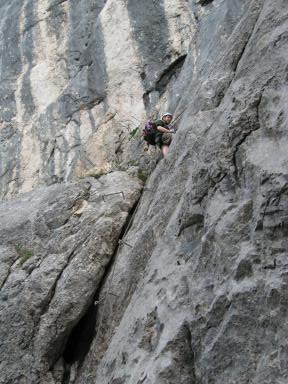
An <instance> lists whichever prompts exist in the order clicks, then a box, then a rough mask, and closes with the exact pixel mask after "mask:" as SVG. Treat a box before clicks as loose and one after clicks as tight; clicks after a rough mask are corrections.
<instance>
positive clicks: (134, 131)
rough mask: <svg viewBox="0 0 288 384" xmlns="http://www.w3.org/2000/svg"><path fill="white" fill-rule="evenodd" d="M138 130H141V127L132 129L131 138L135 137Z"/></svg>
mask: <svg viewBox="0 0 288 384" xmlns="http://www.w3.org/2000/svg"><path fill="white" fill-rule="evenodd" d="M138 132H139V127H136V128H134V129H132V131H130V132H129V135H130V140H131V139H134V138H135V137H136V135H137V133H138Z"/></svg>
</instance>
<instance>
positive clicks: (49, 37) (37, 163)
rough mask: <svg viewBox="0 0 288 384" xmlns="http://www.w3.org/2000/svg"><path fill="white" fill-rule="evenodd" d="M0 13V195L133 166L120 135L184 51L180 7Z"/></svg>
mask: <svg viewBox="0 0 288 384" xmlns="http://www.w3.org/2000/svg"><path fill="white" fill-rule="evenodd" d="M0 12H1V19H2V23H1V26H0V33H1V36H2V44H1V48H0V49H1V57H2V61H1V63H0V65H1V67H0V82H1V90H0V102H1V110H0V135H1V136H0V176H1V184H0V196H2V197H4V196H10V195H13V194H15V193H17V192H19V191H20V192H26V191H29V190H31V189H32V188H34V187H36V186H37V185H43V184H45V185H47V184H52V183H54V182H62V181H67V180H70V179H72V178H73V177H75V176H76V177H78V176H80V177H83V176H84V175H86V173H87V172H89V171H91V170H95V169H98V168H100V169H104V170H105V171H109V170H111V169H115V167H117V165H119V163H121V162H123V161H125V160H126V162H127V161H128V162H129V161H130V162H131V161H132V160H134V162H135V161H136V160H135V156H136V158H137V159H138V158H139V140H136V139H133V140H132V136H131V135H130V132H131V131H133V130H135V128H137V127H138V126H139V125H141V124H142V123H143V122H144V121H145V119H146V113H145V104H147V108H148V107H150V106H153V107H154V106H155V105H156V103H157V102H158V100H159V98H160V96H163V97H165V96H164V93H165V90H166V85H167V82H169V81H170V79H171V77H173V76H174V77H175V74H174V71H172V70H171V69H173V67H174V66H175V63H176V64H177V66H178V67H179V68H180V67H181V65H182V64H183V60H184V58H185V55H186V54H187V52H188V46H189V41H190V35H191V22H190V19H191V15H190V12H189V8H188V5H187V2H186V1H184V0H178V1H176V2H175V1H165V2H164V1H162V0H161V1H159V2H152V1H149V2H148V4H146V2H139V1H129V2H125V1H114V0H109V1H105V0H81V1H79V0H69V1H67V0H65V1H59V0H40V1H34V0H33V1H31V0H27V1H26V0H25V1H17V0H15V1H12V2H11V1H3V2H2V4H1V5H0ZM130 147H132V148H131V150H129V151H128V149H127V148H130ZM133 153H134V155H133Z"/></svg>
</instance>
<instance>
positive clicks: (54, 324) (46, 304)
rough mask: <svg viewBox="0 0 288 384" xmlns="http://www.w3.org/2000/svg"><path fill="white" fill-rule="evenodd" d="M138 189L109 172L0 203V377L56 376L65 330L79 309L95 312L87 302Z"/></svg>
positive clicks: (61, 369) (35, 379)
mask: <svg viewBox="0 0 288 384" xmlns="http://www.w3.org/2000/svg"><path fill="white" fill-rule="evenodd" d="M140 189H141V184H140V183H139V181H137V180H136V179H133V178H131V177H130V176H128V175H127V174H125V173H124V172H114V173H111V174H109V175H107V176H103V177H101V178H99V179H98V181H95V180H93V179H86V180H85V181H83V182H79V183H75V184H66V185H64V184H63V185H55V186H51V187H48V188H43V189H36V190H35V191H33V192H32V193H30V194H25V195H24V196H23V197H21V198H19V199H16V200H13V201H11V202H7V203H2V205H1V206H0V212H1V223H0V238H1V245H0V256H1V258H0V270H1V274H0V284H1V293H0V303H1V304H0V313H1V315H0V333H1V345H0V350H1V377H0V382H1V383H8V382H9V383H12V382H13V383H27V384H28V383H39V382H41V383H54V382H62V380H63V377H64V376H65V364H64V363H63V362H64V359H63V357H61V356H62V355H63V354H64V356H66V355H67V356H70V355H71V352H69V351H67V352H65V345H66V344H67V342H68V345H69V335H70V333H71V331H72V329H73V328H74V326H75V325H76V324H77V323H78V322H79V320H80V319H81V318H83V315H84V314H85V313H86V312H89V314H91V316H92V317H93V316H94V317H95V316H96V310H97V307H96V306H94V301H96V300H98V294H99V293H98V290H99V287H100V286H101V284H102V283H103V277H105V273H107V268H109V265H110V264H111V260H112V259H113V255H114V252H115V249H117V246H118V238H119V236H120V234H121V231H122V229H123V226H124V224H125V223H126V221H127V218H128V213H129V210H130V209H131V208H132V207H133V205H134V204H135V202H136V201H137V199H138V198H139V195H140ZM91 305H92V306H91ZM90 306H91V308H90ZM92 324H93V321H92V320H91V326H92ZM91 326H90V327H91ZM86 332H87V334H88V333H89V332H91V330H90V331H89V330H88V329H87V330H86ZM85 348H86V347H85V341H84V342H83V346H82V350H83V351H85ZM82 350H81V351H80V350H79V351H78V352H79V353H80V356H81V353H83V352H82ZM54 367H55V369H54ZM53 369H54V371H53Z"/></svg>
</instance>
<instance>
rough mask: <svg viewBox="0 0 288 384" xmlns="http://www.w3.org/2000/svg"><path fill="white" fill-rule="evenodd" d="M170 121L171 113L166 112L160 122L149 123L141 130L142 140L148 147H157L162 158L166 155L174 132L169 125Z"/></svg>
mask: <svg viewBox="0 0 288 384" xmlns="http://www.w3.org/2000/svg"><path fill="white" fill-rule="evenodd" d="M172 119H173V115H172V113H169V112H166V113H164V115H163V116H162V118H161V120H156V121H155V122H151V121H149V122H148V123H146V125H145V127H144V129H143V136H144V140H145V141H146V142H147V143H148V146H149V145H150V144H151V145H157V146H158V147H159V148H160V149H161V152H162V154H163V156H164V157H165V156H167V154H168V150H169V145H170V144H171V141H172V133H175V132H176V131H175V129H173V128H172V126H171V125H170V124H171V121H172Z"/></svg>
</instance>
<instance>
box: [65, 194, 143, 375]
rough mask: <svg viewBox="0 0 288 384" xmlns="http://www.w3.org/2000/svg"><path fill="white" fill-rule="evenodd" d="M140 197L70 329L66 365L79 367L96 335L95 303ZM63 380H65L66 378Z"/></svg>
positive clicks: (97, 301) (101, 298)
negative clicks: (89, 299) (86, 305)
mask: <svg viewBox="0 0 288 384" xmlns="http://www.w3.org/2000/svg"><path fill="white" fill-rule="evenodd" d="M140 198H141V196H140ZM140 198H139V199H138V200H137V201H136V203H135V204H134V206H133V207H132V208H131V211H130V212H129V215H128V217H127V219H126V222H125V224H124V225H123V228H122V230H121V233H120V236H119V240H118V244H117V247H116V248H115V251H114V254H113V256H112V257H111V259H110V261H109V263H108V265H107V267H106V269H105V272H104V275H103V277H102V279H101V281H100V283H99V285H98V288H97V290H96V292H95V294H94V297H93V300H92V303H91V304H90V306H89V308H88V309H87V311H86V313H85V314H84V316H83V317H82V318H81V319H80V321H79V322H78V323H77V324H76V326H75V327H74V328H73V329H72V331H71V333H70V336H69V338H68V341H67V343H66V347H65V350H64V352H63V358H64V361H65V362H66V363H67V364H66V365H68V366H71V365H72V364H74V363H75V362H78V367H79V368H80V367H81V365H82V363H83V361H84V359H85V357H86V355H87V353H88V352H89V350H90V346H91V344H92V342H93V339H94V337H95V336H96V324H97V318H98V308H99V307H98V305H97V304H98V303H99V302H102V301H103V295H102V297H100V296H101V294H102V291H103V287H105V284H106V281H107V279H108V277H109V275H110V272H111V270H112V268H113V265H114V263H115V261H116V257H117V254H118V252H119V247H120V246H121V245H120V242H121V240H122V239H123V237H124V236H125V234H126V233H127V230H128V229H129V228H130V226H131V225H132V222H131V219H132V217H133V216H134V214H135V211H136V209H137V206H138V203H139V200H140ZM108 299H109V298H108ZM67 375H69V374H68V372H66V376H67ZM65 380H66V381H67V378H66V379H65Z"/></svg>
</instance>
